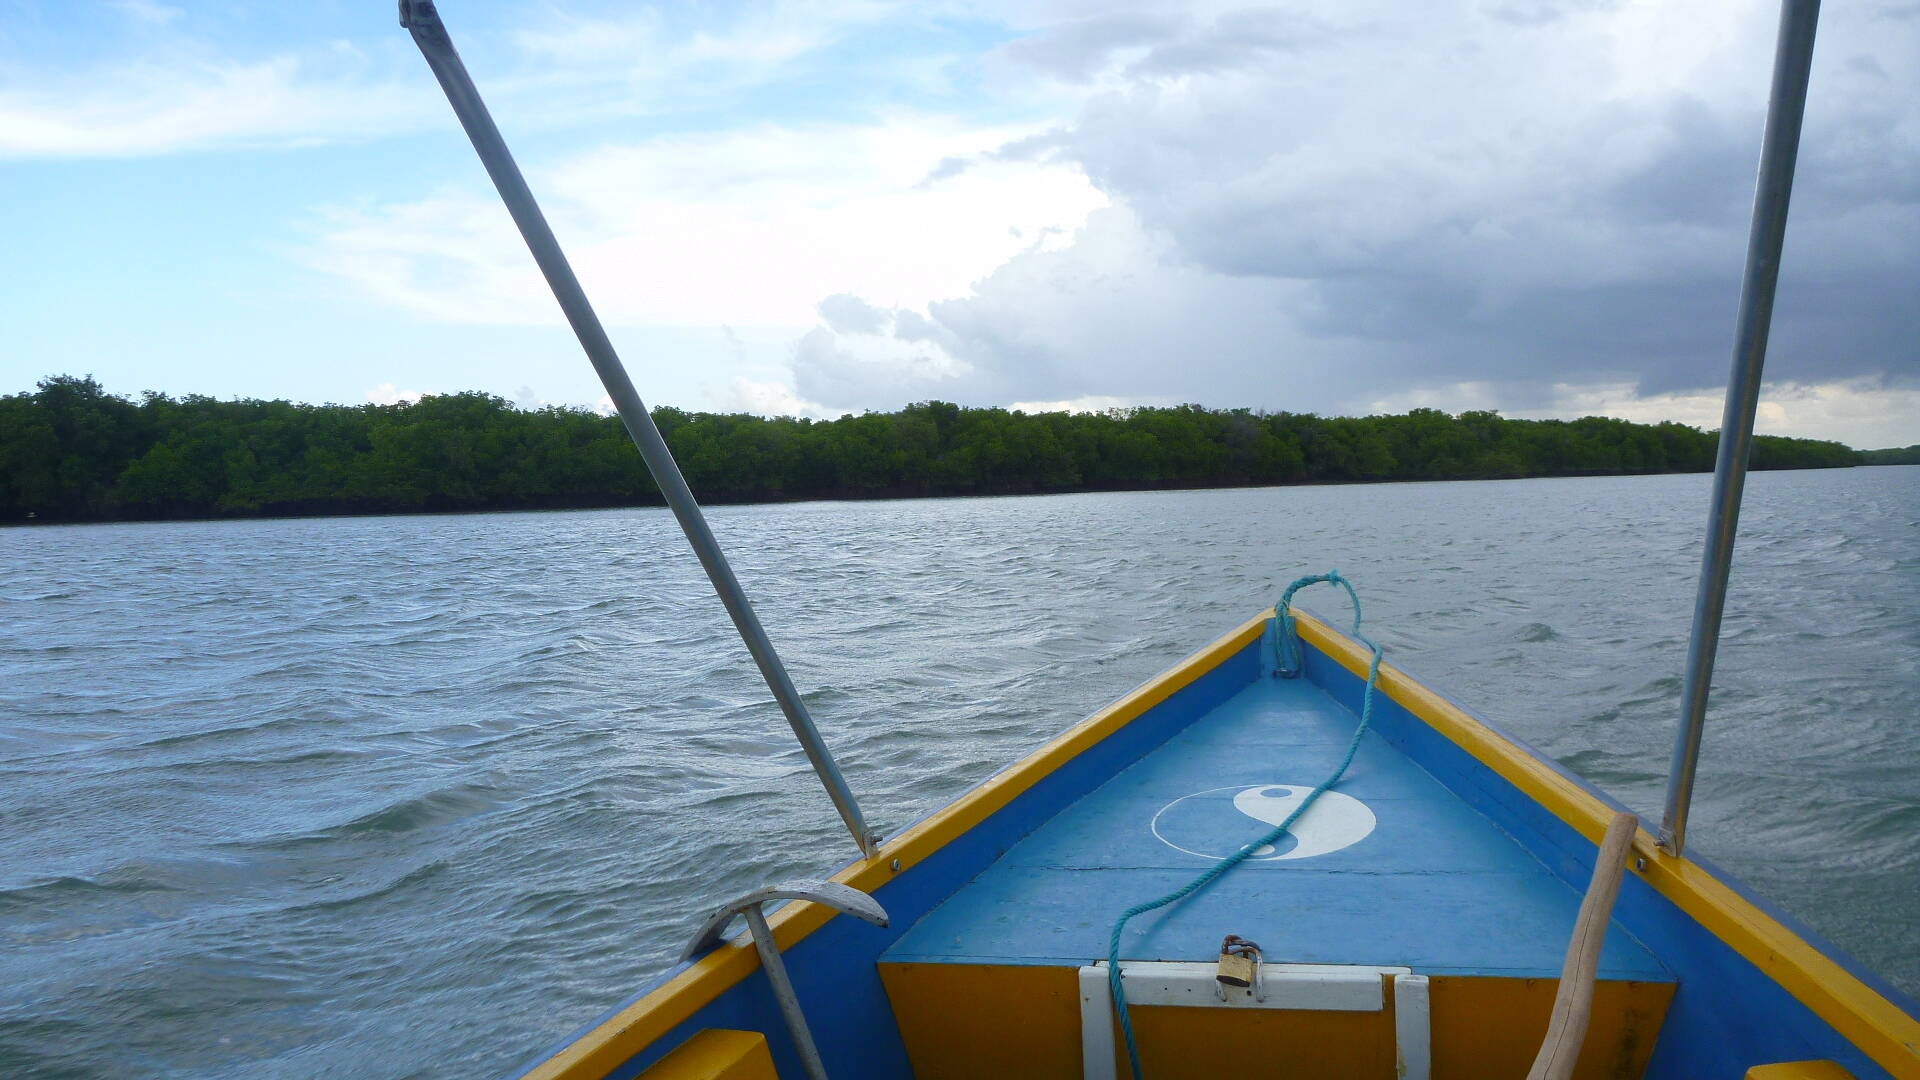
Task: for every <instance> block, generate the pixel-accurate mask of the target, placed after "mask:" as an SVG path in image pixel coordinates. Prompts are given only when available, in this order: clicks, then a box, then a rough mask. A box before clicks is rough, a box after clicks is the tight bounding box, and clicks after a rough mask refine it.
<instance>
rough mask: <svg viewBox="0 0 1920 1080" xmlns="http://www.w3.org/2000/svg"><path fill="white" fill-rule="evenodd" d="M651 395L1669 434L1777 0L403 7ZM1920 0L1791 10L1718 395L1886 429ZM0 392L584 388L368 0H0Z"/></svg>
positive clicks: (1908, 284) (1738, 225)
mask: <svg viewBox="0 0 1920 1080" xmlns="http://www.w3.org/2000/svg"><path fill="white" fill-rule="evenodd" d="M439 9H440V12H441V14H442V16H443V18H444V19H445V21H446V23H447V25H448V27H449V29H450V31H451V32H452V35H453V38H454V41H455V42H456V44H457V45H458V46H459V48H460V51H461V53H462V55H463V56H464V57H465V59H466V62H467V65H468V68H469V70H470V71H471V73H472V74H473V76H474V79H475V81H476V82H477V84H478V85H479V87H480V89H481V91H482V93H483V94H484V95H485V96H486V99H487V101H488V103H489V105H490V106H491V107H492V110H493V112H494V115H495V117H496V119H497V120H498V122H499V124H500V127H501V129H502V131H503V132H504V134H505V135H506V137H507V139H508V142H509V144H510V145H511V146H512V147H513V149H514V151H515V152H516V154H517V155H518V157H519V160H520V163H521V166H522V168H523V169H524V171H525V172H526V173H527V176H528V179H529V181H530V183H531V184H532V186H533V188H534V191H535V192H536V194H537V195H538V196H539V197H540V199H541V200H542V203H543V206H544V208H545V210H546V213H547V216H548V217H549V219H550V220H551V221H552V223H553V226H554V228H555V231H556V232H557V234H558V235H559V237H560V240H561V243H562V244H563V245H564V246H565V248H566V250H567V252H568V254H569V256H570V257H571V259H572V261H573V263H574V266H575V268H576V270H577V271H578V272H579V275H580V278H581V280H582V282H583V284H584V285H585V287H586V289H587V293H588V295H589V296H590V297H591V298H592V299H593V301H594V303H595V305H596V307H597V308H598V310H599V312H600V315H601V317H602V319H603V320H604V321H605V322H606V324H607V326H608V329H609V331H610V333H611V335H612V337H613V340H614V343H615V345H616V346H617V347H618V348H619V350H620V352H621V354H622V356H623V358H624V360H625V361H626V364H627V367H628V370H629V371H630V372H631V373H632V376H633V379H634V382H635V383H636V385H637V386H638V387H639V389H640V392H641V395H642V397H644V398H645V399H646V400H647V401H648V403H649V404H665V405H676V406H680V407H682V408H690V409H702V410H725V411H751V412H758V413H764V414H787V415H803V416H819V417H828V416H837V415H840V414H842V413H845V412H858V411H861V410H865V409H880V410H891V409H896V408H899V407H900V406H901V405H904V404H906V403H908V402H911V401H919V400H926V399H929V398H938V399H942V400H950V401H958V402H961V403H963V404H969V405H1000V406H1009V407H1016V408H1024V409H1027V410H1029V411H1034V410H1038V409H1045V408H1076V409H1101V408H1109V407H1124V406H1127V405H1139V404H1173V403H1181V402H1197V403H1200V404H1204V405H1209V406H1214V407H1222V408H1229V407H1242V406H1244V407H1252V408H1261V409H1269V410H1281V409H1285V410H1290V411H1295V412H1319V413H1322V414H1339V415H1364V414H1370V413H1378V412H1389V411H1391V412H1398V411H1403V410H1406V409H1409V408H1415V407H1423V406H1424V407H1434V408H1440V409H1445V410H1447V411H1450V412H1458V411H1461V410H1465V409H1497V410H1500V411H1501V412H1502V413H1504V414H1506V415H1509V416H1520V417H1577V416H1583V415H1596V414H1597V415H1612V416H1621V417H1626V418H1628V419H1633V420H1642V421H1655V420H1667V419H1672V420H1679V421H1682V422H1684V423H1689V424H1694V425H1698V426H1701V427H1706V428H1712V427H1717V426H1718V424H1719V418H1720V409H1721V404H1720V402H1721V395H1722V393H1723V388H1724V384H1725V380H1726V376H1727V368H1728V364H1729V362H1730V356H1731V345H1732V335H1733V317H1734V311H1735V308H1736V306H1737V302H1738V295H1739V285H1740V280H1739V277H1740V271H1741V267H1742V263H1743V258H1744V252H1745V245H1746V235H1747V220H1748V214H1749V211H1750V209H1751V203H1752V197H1753V176H1754V168H1755V164H1756V162H1757V160H1758V153H1759V139H1760V132H1761V126H1762V122H1763V119H1764V115H1765V107H1766V93H1767V85H1768V76H1769V70H1770V65H1771V62H1772V51H1773V39H1774V34H1775V29H1776V25H1777V18H1778V9H1777V8H1776V7H1774V6H1772V5H1770V4H1767V3H1751V2H1745V0H1689V2H1685V3H1681V2H1675V0H1668V2H1665V3H1650V2H1637V0H1617V2H1616V0H1567V2H1555V0H1475V2H1459V0H1432V2H1424V3H1409V2H1404V0H1403V2H1400V3H1381V2H1376V0H1341V2H1328V3H1289V4H1280V5H1264V6H1263V5H1258V4H1248V3H1245V2H1237V3H1226V4H1214V3H1209V2H1206V0H1198V2H1195V0H1183V2H1179V3H1155V2H1142V3H1127V4H1122V3H1103V2H1098V0H1031V2H1007V3H995V2H984V3H977V4H970V3H957V2H942V0H932V2H926V3H917V4H895V3H889V2H885V0H796V2H787V0H774V2H770V3H700V4H691V3H688V4H664V5H643V4H637V3H630V2H627V3H595V2H588V0H578V2H575V0H540V2H518V3H503V2H493V0H441V2H440V3H439ZM1916 87H1920V2H1915V0H1855V2H1853V3H1845V4H1840V3H1833V4H1829V5H1827V10H1826V11H1825V13H1824V15H1823V19H1822V25H1821V28H1820V37H1819V41H1818V45H1817V47H1816V51H1815V57H1814V70H1813V87H1812V92H1811V95H1810V98H1809V103H1808V112H1807V121H1806V131H1805V137H1804V141H1803V144H1802V148H1801V157H1800V168H1799V175H1798V180H1797V183H1796V187H1795V191H1794V200H1793V215H1792V218H1791V221H1790V225H1789V229H1788V234H1787V248H1786V253H1785V258H1784V263H1783V270H1782V274H1781V282H1780V292H1779V301H1778V307H1777V310H1776V315H1775V322H1774V330H1773V338H1772V342H1773V344H1772V349H1771V351H1770V354H1769V357H1768V362H1767V382H1766V385H1765V388H1764V391H1763V395H1762V402H1761V407H1760V417H1759V430H1760V431H1762V432H1764V433H1774V434H1789V435H1803V436H1811V437H1818V438H1830V439H1838V440H1840V441H1842V442H1846V443H1848V444H1850V445H1853V446H1857V447H1881V446H1895V445H1906V444H1910V443H1916V442H1920V92H1916V90H1915V88H1916ZM0 249H4V250H5V251H6V253H7V255H8V257H7V258H5V259H3V260H0V394H4V393H15V392H20V391H25V390H31V389H32V388H33V386H34V384H35V383H36V382H37V381H39V380H40V379H42V378H45V377H46V376H48V375H52V374H57V373H69V374H92V375H94V376H95V377H97V378H98V379H100V380H101V382H102V383H104V384H105V385H106V386H107V388H108V389H109V390H111V391H114V392H118V393H123V394H128V395H133V394H137V393H139V392H141V391H145V390H157V391H163V392H166V393H169V394H173V395H181V394H187V393H197V394H208V395H212V396H215V397H221V398H227V397H259V398H289V399H293V400H298V401H313V402H321V401H331V402H344V403H359V402H367V401H373V402H382V403H385V402H392V401H397V400H403V399H406V398H410V397H413V396H417V395H419V394H422V393H446V392H454V391H461V390H483V391H487V392H489V393H494V394H498V395H500V396H502V397H504V398H507V399H509V400H512V401H515V402H517V403H520V404H522V405H525V406H529V407H535V406H541V405H549V404H558V405H579V406H585V407H598V406H600V405H601V404H602V403H603V401H604V397H603V394H602V392H601V390H600V387H599V385H598V383H597V382H596V381H595V379H594V376H593V372H592V369H591V368H590V367H589V366H588V365H587V363H586V361H585V359H584V358H583V357H582V355H581V354H580V352H579V349H578V346H577V345H576V344H575V342H574V341H573V339H572V337H571V335H570V334H569V333H568V331H567V330H566V327H565V324H564V322H563V321H562V320H561V318H560V315H559V311H558V308H557V307H556V305H555V304H554V302H553V300H552V299H551V297H550V295H549V294H548V293H547V291H546V288H545V286H544V284H543V282H542V281H541V279H540V277H539V276H538V273H537V271H536V270H535V269H534V267H533V264H532V262H531V260H530V258H529V257H528V256H527V253H526V250H525V248H524V247H523V246H522V244H521V242H520V240H519V238H518V235H517V234H516V233H515V232H514V231H513V228H512V224H511V222H510V220H509V219H508V217H507V215H506V213H505V211H504V210H503V209H502V208H501V206H500V205H499V203H498V201H497V199H496V197H495V196H494V193H493V191H492V189H491V187H490V186H489V185H488V183H487V179H486V176H485V174H484V172H483V171H482V170H481V168H480V165H479V163H478V161H477V160H476V159H475V157H474V155H473V152H472V150H471V148H470V146H469V145H468V143H467V142H466V140H465V137H464V135H463V134H462V133H461V131H460V129H459V126H458V124H457V123H456V121H455V120H454V117H453V115H452V113H451V110H450V109H449V108H448V106H447V104H446V101H445V99H444V98H443V97H442V96H441V93H440V91H439V88H438V87H437V85H436V84H435V83H434V82H433V80H432V78H431V76H430V74H429V73H428V71H427V68H426V65H425V63H424V62H423V61H422V60H421V58H420V56H419V54H418V52H417V50H416V49H415V48H414V46H413V43H412V41H411V39H410V38H409V36H408V35H407V33H406V32H405V31H403V30H402V29H401V28H400V27H399V26H398V24H397V20H396V18H395V4H394V3H393V2H392V0H354V2H345V0H302V2H301V3H297V4H286V3H274V4H258V3H244V2H241V0H218V2H214V0H208V2H200V3H188V2H181V3H167V2H163V0H0Z"/></svg>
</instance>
